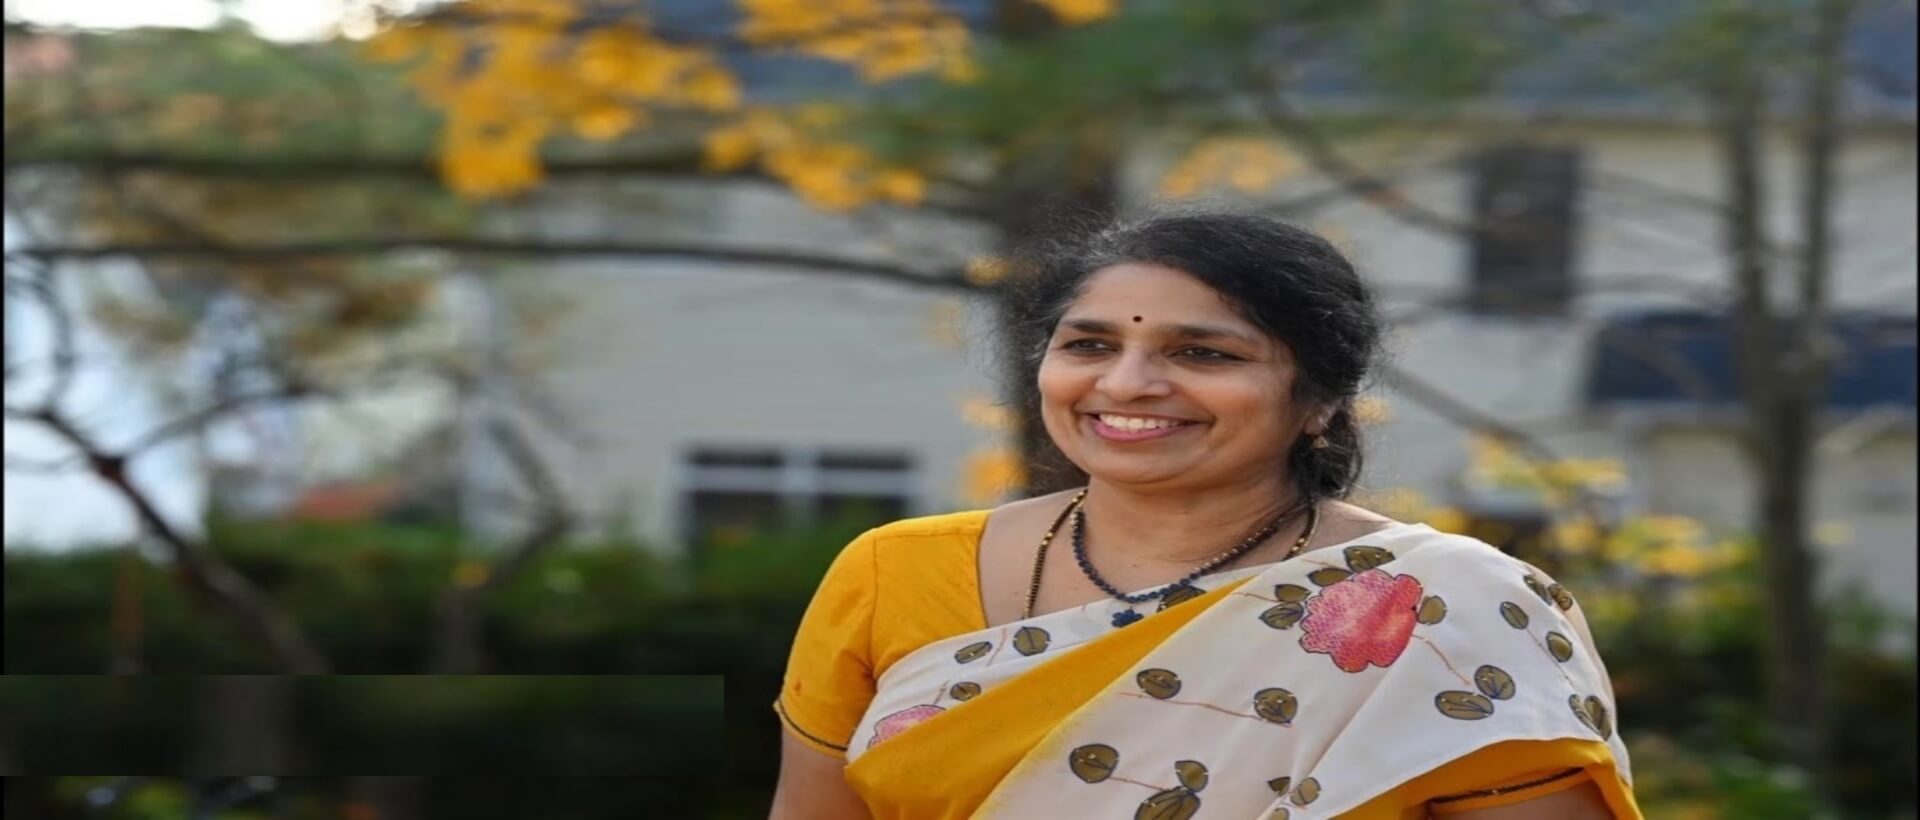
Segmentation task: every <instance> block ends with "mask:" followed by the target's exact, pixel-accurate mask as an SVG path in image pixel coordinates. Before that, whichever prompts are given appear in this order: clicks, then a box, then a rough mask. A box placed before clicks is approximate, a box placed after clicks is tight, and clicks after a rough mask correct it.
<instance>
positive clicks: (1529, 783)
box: [1427, 768, 1586, 803]
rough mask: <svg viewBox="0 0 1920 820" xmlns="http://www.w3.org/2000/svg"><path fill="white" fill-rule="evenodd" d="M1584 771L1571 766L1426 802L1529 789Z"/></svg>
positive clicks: (1448, 801) (1455, 800)
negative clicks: (1557, 771) (1497, 786)
mask: <svg viewBox="0 0 1920 820" xmlns="http://www.w3.org/2000/svg"><path fill="white" fill-rule="evenodd" d="M1584 771H1586V769H1583V768H1572V769H1568V770H1566V771H1564V772H1560V773H1558V774H1550V775H1547V776H1546V777H1542V778H1540V779H1539V780H1529V781H1527V782H1525V783H1516V784H1514V785H1512V786H1502V787H1500V788H1496V789H1481V790H1480V791H1477V792H1463V793H1461V794H1455V795H1449V796H1447V797H1436V798H1433V799H1432V800H1428V801H1427V802H1428V803H1453V802H1457V801H1460V800H1473V799H1475V798H1479V797H1492V796H1494V795H1496V794H1506V793H1507V792H1517V791H1520V790H1521V789H1531V788H1533V787H1535V786H1544V785H1546V784H1548V783H1552V782H1553V781H1555V780H1563V779H1565V778H1569V777H1572V776H1574V775H1576V774H1579V773H1581V772H1584Z"/></svg>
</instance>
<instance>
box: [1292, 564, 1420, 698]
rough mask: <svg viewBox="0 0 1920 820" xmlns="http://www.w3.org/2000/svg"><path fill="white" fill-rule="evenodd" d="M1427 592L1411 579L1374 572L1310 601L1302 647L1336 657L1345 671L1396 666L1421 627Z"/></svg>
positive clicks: (1324, 591) (1303, 624)
mask: <svg viewBox="0 0 1920 820" xmlns="http://www.w3.org/2000/svg"><path fill="white" fill-rule="evenodd" d="M1421 594H1422V589H1421V586H1420V581H1419V579H1416V578H1414V577H1413V576H1411V575H1393V574H1391V573H1388V572H1387V571H1386V570H1380V569H1370V570H1367V571H1365V572H1361V573H1358V574H1356V575H1353V576H1351V577H1349V578H1347V579H1346V580H1343V581H1341V582H1339V583H1337V584H1333V585H1331V586H1328V587H1327V588H1325V589H1322V590H1320V594H1318V595H1315V596H1314V597H1312V598H1309V599H1307V601H1306V602H1305V603H1306V615H1305V617H1303V618H1302V619H1301V620H1300V631H1301V632H1304V633H1306V634H1304V635H1302V636H1301V638H1300V648H1302V649H1305V650H1307V651H1308V652H1315V653H1318V654H1322V655H1331V656H1333V665H1334V666H1336V667H1338V668H1339V669H1340V671H1342V672H1360V671H1362V670H1365V669H1366V668H1367V666H1368V665H1369V664H1371V665H1374V666H1379V667H1382V668H1384V667H1388V666H1392V665H1393V662H1394V661H1396V660H1399V658H1400V654H1401V653H1402V652H1405V651H1406V648H1407V643H1408V642H1409V641H1411V640H1412V639H1413V627H1414V624H1416V623H1418V619H1419V605H1420V600H1421Z"/></svg>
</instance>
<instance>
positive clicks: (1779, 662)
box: [1715, 0, 1851, 784]
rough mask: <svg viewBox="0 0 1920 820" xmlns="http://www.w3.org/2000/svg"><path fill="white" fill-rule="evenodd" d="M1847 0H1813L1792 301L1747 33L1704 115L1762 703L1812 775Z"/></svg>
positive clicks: (1823, 704)
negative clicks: (1762, 643)
mask: <svg viewBox="0 0 1920 820" xmlns="http://www.w3.org/2000/svg"><path fill="white" fill-rule="evenodd" d="M1850 6H1851V2H1850V0H1822V2H1821V4H1820V6H1819V8H1818V10H1817V12H1816V19H1815V24H1814V29H1813V33H1814V48H1813V56H1814V60H1813V64H1812V68H1811V70H1810V71H1808V72H1807V73H1806V74H1805V75H1804V79H1805V80H1806V85H1805V88H1804V89H1803V91H1804V92H1805V98H1804V99H1805V105H1806V109H1805V113H1806V116H1805V118H1804V122H1803V124H1802V125H1803V129H1804V130H1803V135H1802V136H1803V139H1802V141H1801V143H1800V149H1801V150H1800V159H1801V162H1802V169H1803V177H1802V183H1803V184H1802V186H1801V191H1800V193H1801V197H1802V199H1801V203H1800V216H1801V225H1802V233H1803V236H1802V242H1803V245H1802V250H1801V253H1800V255H1799V258H1798V260H1797V265H1796V266H1795V270H1794V271H1793V272H1794V274H1795V278H1796V284H1797V285H1798V287H1797V288H1795V292H1794V293H1792V294H1791V295H1790V300H1791V303H1792V304H1790V305H1783V304H1781V302H1786V301H1788V300H1786V299H1782V300H1776V299H1775V297H1774V294H1773V293H1772V292H1771V288H1770V287H1769V281H1768V276H1769V273H1770V272H1771V271H1770V268H1771V267H1772V266H1773V265H1774V264H1776V260H1775V258H1774V257H1773V256H1772V255H1771V254H1772V251H1771V245H1770V243H1769V242H1768V240H1767V237H1766V235H1765V232H1764V229H1763V227H1762V226H1763V225H1765V224H1766V220H1765V214H1766V206H1765V203H1766V199H1765V189H1764V186H1763V185H1762V183H1761V179H1762V161H1761V155H1762V152H1761V148H1760V134H1761V129H1762V128H1764V127H1765V125H1766V119H1767V118H1766V116H1765V109H1764V106H1765V102H1764V101H1765V100H1766V98H1767V93H1768V89H1767V87H1766V84H1765V82H1764V81H1763V79H1762V69H1761V67H1760V62H1759V60H1758V55H1757V54H1756V53H1754V51H1753V46H1752V42H1753V41H1752V39H1748V40H1746V41H1744V42H1745V43H1746V45H1747V47H1746V48H1745V49H1744V50H1741V51H1740V52H1739V53H1737V54H1735V55H1734V59H1732V60H1730V61H1729V65H1728V66H1727V73H1726V75H1725V76H1724V77H1723V78H1722V80H1723V82H1724V85H1723V86H1722V87H1721V88H1718V89H1715V91H1716V92H1717V94H1718V98H1719V99H1718V102H1719V103H1720V113H1721V116H1720V117H1719V118H1718V121H1717V123H1716V130H1717V131H1718V132H1719V137H1720V143H1721V151H1722V155H1723V157H1722V158H1723V160H1724V161H1725V165H1726V169H1727V173H1728V177H1727V189H1728V191H1729V193H1730V194H1731V200H1730V201H1729V203H1728V207H1727V212H1726V217H1727V224H1726V235H1725V236H1726V244H1727V249H1728V251H1729V255H1730V256H1731V258H1732V259H1733V260H1734V281H1735V285H1736V289H1737V292H1738V294H1739V297H1738V300H1737V303H1736V307H1735V314H1734V334H1735V342H1736V345H1735V361H1736V367H1737V369H1738V373H1739V377H1740V382H1741V386H1742V391H1743V396H1742V399H1743V401H1744V403H1745V406H1746V410H1747V418H1748V422H1747V429H1746V431H1745V432H1746V436H1745V438H1746V444H1747V450H1748V457H1749V461H1750V463H1751V464H1752V465H1754V466H1755V467H1756V468H1757V469H1756V470H1755V473H1756V474H1757V475H1758V476H1759V480H1758V481H1757V482H1756V487H1755V490H1756V497H1755V499H1754V501H1755V506H1754V513H1753V515H1754V521H1753V527H1754V531H1755V532H1756V533H1757V534H1758V535H1759V537H1760V541H1761V547H1762V564H1763V568H1764V570H1765V574H1766V592H1767V601H1766V606H1765V607H1764V609H1765V611H1766V612H1767V616H1768V622H1767V626H1768V629H1767V643H1766V647H1765V650H1766V657H1765V664H1764V668H1765V672H1766V709H1767V717H1768V719H1769V722H1770V723H1771V724H1772V726H1773V728H1774V736H1773V739H1774V742H1775V744H1776V752H1777V753H1778V754H1779V755H1780V757H1782V758H1783V759H1785V760H1789V761H1792V762H1794V763H1795V764H1797V765H1799V766H1800V767H1801V768H1803V769H1804V770H1805V771H1806V772H1808V773H1809V774H1810V775H1811V776H1813V778H1814V780H1815V782H1816V783H1817V784H1818V783H1822V782H1824V781H1825V779H1826V777H1827V776H1828V774H1829V751H1830V749H1829V737H1828V732H1827V715H1828V707H1827V691H1828V685H1827V675H1828V668H1827V653H1826V649H1827V641H1826V618H1825V613H1824V611H1823V610H1822V608H1821V606H1820V602H1819V600H1818V589H1819V586H1818V582H1819V572H1818V570H1819V567H1818V561H1817V556H1816V555H1815V554H1814V550H1813V543H1812V538H1811V535H1810V531H1811V517H1812V509H1811V508H1812V498H1811V488H1812V480H1813V472H1814V470H1815V469H1817V467H1818V465H1817V464H1816V463H1815V447H1814V445H1815V444H1816V439H1817V430H1816V427H1815V425H1816V420H1817V417H1818V412H1819V408H1820V407H1821V404H1822V402H1823V401H1824V398H1825V394H1826V379H1827V369H1828V367H1827V359H1828V358H1829V356H1830V355H1831V354H1830V349H1831V346H1830V345H1829V344H1828V342H1827V334H1828V333H1829V330H1828V327H1827V324H1828V321H1829V316H1828V313H1827V309H1826V302H1827V289H1828V283H1829V281H1830V279H1831V266H1832V258H1831V257H1832V207H1833V192H1834V175H1833V166H1834V158H1835V154H1836V152H1837V151H1838V143H1839V140H1838V129H1839V118H1838V99H1839V75H1840V72H1839V53H1840V47H1839V46H1840V33H1841V31H1842V30H1843V29H1844V25H1845V22H1846V18H1847V15H1848V11H1849V8H1850Z"/></svg>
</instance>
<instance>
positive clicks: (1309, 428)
mask: <svg viewBox="0 0 1920 820" xmlns="http://www.w3.org/2000/svg"><path fill="white" fill-rule="evenodd" d="M1334 412H1336V411H1335V409H1334V408H1332V407H1325V408H1321V409H1319V410H1315V411H1314V412H1313V415H1311V416H1308V417H1307V423H1306V425H1305V426H1303V427H1301V428H1300V432H1302V433H1305V434H1307V436H1308V437H1313V436H1319V435H1322V434H1324V433H1326V432H1327V425H1329V424H1332V423H1333V414H1334Z"/></svg>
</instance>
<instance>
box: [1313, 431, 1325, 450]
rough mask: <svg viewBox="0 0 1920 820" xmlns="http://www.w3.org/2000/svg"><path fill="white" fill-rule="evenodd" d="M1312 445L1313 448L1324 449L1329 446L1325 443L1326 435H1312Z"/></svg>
mask: <svg viewBox="0 0 1920 820" xmlns="http://www.w3.org/2000/svg"><path fill="white" fill-rule="evenodd" d="M1312 446H1313V449H1315V450H1325V449H1327V447H1328V446H1329V445H1328V444H1327V437H1326V436H1323V435H1319V434H1315V435H1314V437H1313V445H1312Z"/></svg>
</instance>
